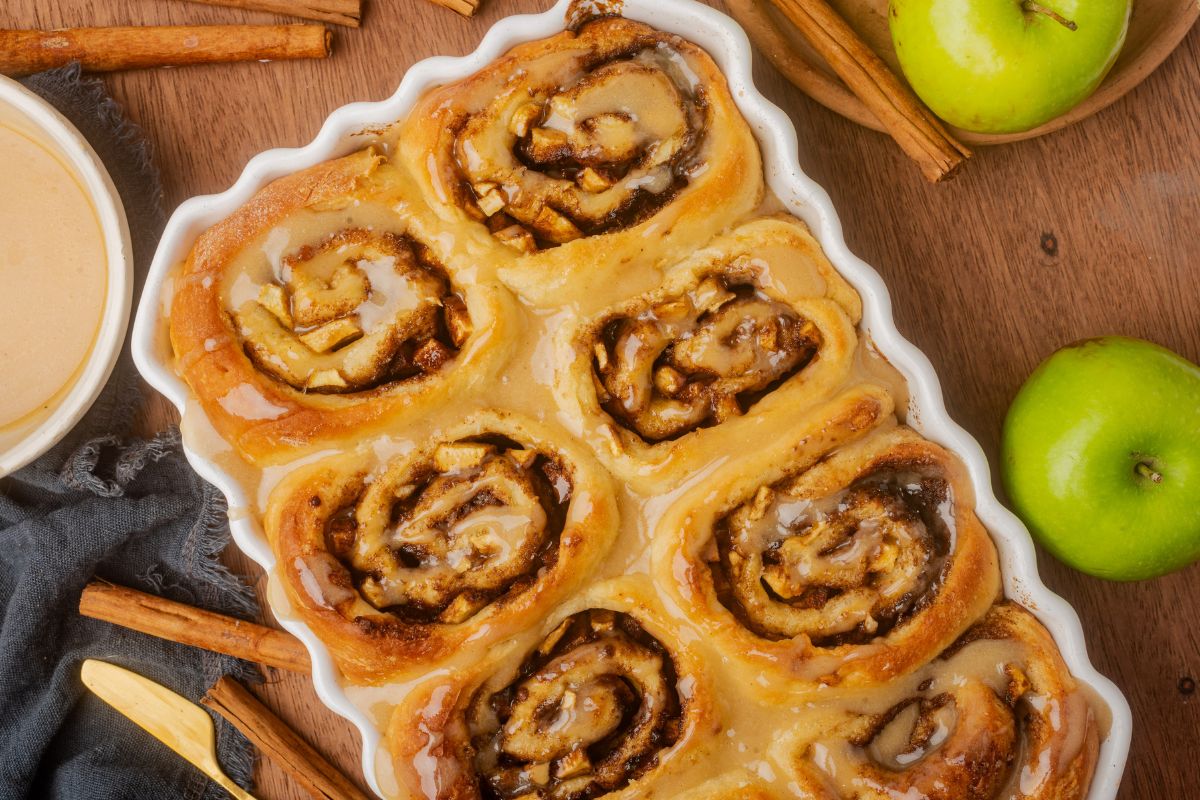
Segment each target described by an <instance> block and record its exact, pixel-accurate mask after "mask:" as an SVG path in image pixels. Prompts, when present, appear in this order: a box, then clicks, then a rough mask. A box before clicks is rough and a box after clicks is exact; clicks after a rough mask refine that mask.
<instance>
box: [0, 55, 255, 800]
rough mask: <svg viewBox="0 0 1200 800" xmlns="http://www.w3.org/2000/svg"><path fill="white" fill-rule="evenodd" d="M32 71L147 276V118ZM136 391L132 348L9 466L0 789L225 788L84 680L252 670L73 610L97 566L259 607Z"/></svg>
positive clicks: (209, 506)
mask: <svg viewBox="0 0 1200 800" xmlns="http://www.w3.org/2000/svg"><path fill="white" fill-rule="evenodd" d="M24 83H25V85H26V86H27V87H28V88H30V89H32V90H33V91H34V92H36V93H38V94H40V95H41V96H42V97H44V98H46V99H47V100H49V101H50V102H51V103H52V104H53V105H54V106H56V107H57V108H58V109H59V110H60V111H61V112H62V113H63V114H64V115H65V116H66V117H67V118H68V119H70V120H71V122H73V123H74V124H75V126H76V127H77V128H79V130H80V131H82V132H83V134H84V136H86V137H87V139H88V141H89V142H90V143H91V144H92V146H93V148H95V150H96V152H97V153H98V154H99V155H100V158H101V159H102V160H103V161H104V163H105V165H106V166H107V167H108V171H109V174H110V175H111V176H112V178H113V182H114V183H115V184H116V186H117V189H118V190H119V191H120V194H121V197H122V199H123V201H124V204H125V209H126V212H127V214H128V216H129V227H130V230H131V231H132V232H133V245H134V247H133V249H134V255H135V260H136V261H137V264H138V267H139V269H138V271H137V272H138V277H139V284H140V279H141V278H144V276H145V269H144V268H145V265H146V264H148V262H149V260H150V257H151V255H152V254H153V252H154V246H155V243H156V241H157V238H158V235H159V233H160V231H161V229H162V223H163V213H162V201H161V187H160V184H159V180H158V173H157V171H156V170H155V169H154V167H153V165H152V164H151V162H150V159H149V156H148V153H147V147H146V143H145V142H144V140H143V139H142V135H141V131H140V130H139V129H138V128H137V127H136V126H134V125H133V124H131V123H130V122H128V121H127V120H126V119H125V118H124V116H123V114H122V112H121V109H120V107H119V106H117V104H116V103H115V102H113V100H112V99H111V98H110V97H109V96H108V94H107V93H106V92H105V90H104V86H103V84H102V83H101V82H100V81H97V80H92V79H81V78H80V74H79V69H78V67H77V66H75V67H65V68H62V69H58V70H52V71H50V72H45V73H41V74H40V75H35V76H33V77H31V78H29V79H27V80H26V81H24ZM2 224H4V221H3V220H2V219H0V225H2ZM141 393H142V386H141V383H140V380H139V378H138V376H137V372H136V370H135V369H134V367H133V363H132V360H131V359H130V356H129V353H128V348H126V351H125V352H123V353H122V355H121V359H120V361H119V362H118V363H117V366H116V369H115V370H114V372H113V375H112V378H111V379H110V380H109V382H108V385H107V386H106V387H105V389H104V391H103V393H102V394H101V396H100V399H99V400H98V401H97V403H96V405H95V406H94V407H93V408H92V410H91V411H90V412H89V413H88V414H87V416H86V417H85V418H84V420H83V421H82V422H81V423H80V424H79V426H78V427H76V429H75V430H73V431H72V432H71V433H70V434H69V435H68V436H67V437H66V438H65V439H64V440H63V441H62V442H61V443H59V444H58V445H57V446H56V447H55V448H54V449H53V450H51V451H50V452H49V453H47V454H46V455H44V456H42V457H41V458H40V459H38V460H37V461H36V462H34V463H33V464H31V465H29V466H28V467H26V468H24V469H22V470H20V471H19V472H17V473H16V474H15V475H13V476H11V477H10V478H7V479H4V480H2V481H0V609H3V613H2V616H0V798H6V799H11V800H16V799H17V798H38V800H42V798H47V799H50V798H53V799H56V800H57V799H58V798H61V799H62V800H84V799H87V800H91V799H92V798H96V799H97V800H109V799H110V798H112V799H116V798H121V799H122V800H124V799H125V798H129V800H134V799H135V798H136V799H137V800H142V798H155V800H162V799H166V800H169V799H170V798H188V800H201V799H203V800H209V799H210V798H211V800H216V798H227V797H228V795H227V794H226V793H225V792H224V791H223V790H222V789H220V788H218V787H217V786H216V785H215V784H212V783H211V782H209V781H208V779H207V778H205V777H204V776H203V775H201V774H200V772H199V771H197V770H196V769H194V768H193V767H192V766H191V765H189V764H187V763H186V762H185V761H184V760H183V759H181V758H179V757H178V756H177V755H175V754H174V753H172V752H171V751H170V750H168V749H167V747H166V746H165V745H163V744H160V743H159V742H157V741H155V740H154V739H153V738H152V737H151V736H150V735H149V734H147V733H145V732H144V731H142V729H141V728H138V727H137V726H135V725H134V724H133V723H132V722H130V721H129V720H127V719H125V718H124V717H123V716H121V715H120V714H119V713H117V712H116V711H115V710H113V709H112V708H110V707H109V706H108V705H107V704H105V703H104V702H103V701H102V700H100V699H99V698H97V697H95V696H94V695H92V694H91V693H90V692H89V691H87V689H85V688H84V687H83V685H82V683H80V680H79V666H80V663H81V662H82V661H83V660H84V659H85V658H99V659H103V660H105V661H111V662H113V663H115V664H120V665H121V666H124V667H128V668H129V669H132V670H134V671H135V672H138V673H141V674H142V675H145V676H146V677H148V678H151V679H153V680H156V681H158V682H160V683H163V684H165V685H166V686H168V687H170V688H172V689H174V690H175V691H177V692H179V693H180V694H183V695H184V696H186V697H188V698H190V699H193V700H196V699H198V698H200V697H201V696H202V695H203V694H204V692H205V690H206V689H207V688H208V687H209V686H210V685H211V684H212V683H213V682H214V681H216V679H217V678H218V677H220V676H221V675H224V674H230V673H232V674H234V675H236V676H238V677H241V678H243V679H251V678H253V677H254V674H255V673H254V671H253V668H251V667H250V666H249V665H247V664H245V663H244V662H239V661H237V660H236V659H232V658H228V657H225V656H219V655H216V654H214V653H209V652H206V651H202V650H198V649H195V648H191V647H187V646H185V645H178V644H173V643H171V642H165V641H162V640H159V639H155V638H153V637H150V636H145V635H142V634H140V633H134V632H132V631H127V630H125V629H123V628H119V627H117V626H114V625H110V624H108V623H106V622H100V621H97V620H92V619H86V618H83V617H81V616H80V615H79V612H78V607H79V595H80V592H81V590H82V589H83V587H84V585H85V584H86V583H87V582H88V581H89V580H91V579H92V577H93V575H95V576H98V577H100V578H104V579H108V580H111V581H113V582H114V583H119V584H122V585H125V586H130V587H133V588H138V589H142V590H144V591H152V592H155V593H158V594H162V595H165V596H167V597H170V598H172V599H175V600H180V601H183V602H187V603H192V604H195V605H199V606H203V607H205V608H209V609H213V610H215V611H222V612H225V613H233V614H237V615H241V616H253V615H254V613H255V611H256V608H255V604H254V600H253V594H252V593H251V591H250V589H249V588H248V587H247V586H246V585H244V584H243V583H242V582H240V581H239V580H238V579H237V578H236V577H234V576H233V575H232V574H230V573H229V571H228V570H226V569H225V567H224V566H222V565H221V564H220V563H219V562H218V561H217V560H216V559H217V555H218V554H219V553H220V551H221V550H222V549H223V548H224V547H225V544H226V542H227V541H228V538H229V530H228V527H227V525H226V521H225V507H224V505H223V502H222V499H221V497H220V496H219V494H218V492H217V491H216V490H215V489H214V488H213V487H212V486H210V485H208V484H207V483H205V482H204V481H203V480H201V479H200V478H199V477H198V476H197V475H196V474H195V473H194V472H193V471H192V470H191V468H190V467H188V465H187V463H186V461H185V460H184V458H183V456H182V454H181V453H180V448H179V433H178V431H177V430H170V431H166V432H164V433H161V434H159V435H158V436H156V437H154V438H153V439H150V440H144V439H137V438H133V437H132V436H130V435H129V431H130V429H131V424H132V421H133V417H134V413H135V410H136V408H137V406H138V404H139V401H140V399H141V396H142V394H141ZM217 741H218V749H219V752H220V758H221V763H222V764H223V765H224V767H225V769H226V771H227V772H228V773H229V774H230V776H231V777H232V778H234V780H236V781H237V782H238V783H240V784H242V785H243V786H247V785H249V784H248V781H249V779H250V776H251V772H252V768H253V753H252V750H251V748H250V745H249V743H248V742H247V741H246V740H245V739H244V738H243V737H242V736H241V734H239V733H238V732H237V731H236V730H234V729H233V728H232V727H231V726H229V725H228V724H227V723H226V722H225V721H224V720H220V719H218V725H217Z"/></svg>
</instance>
